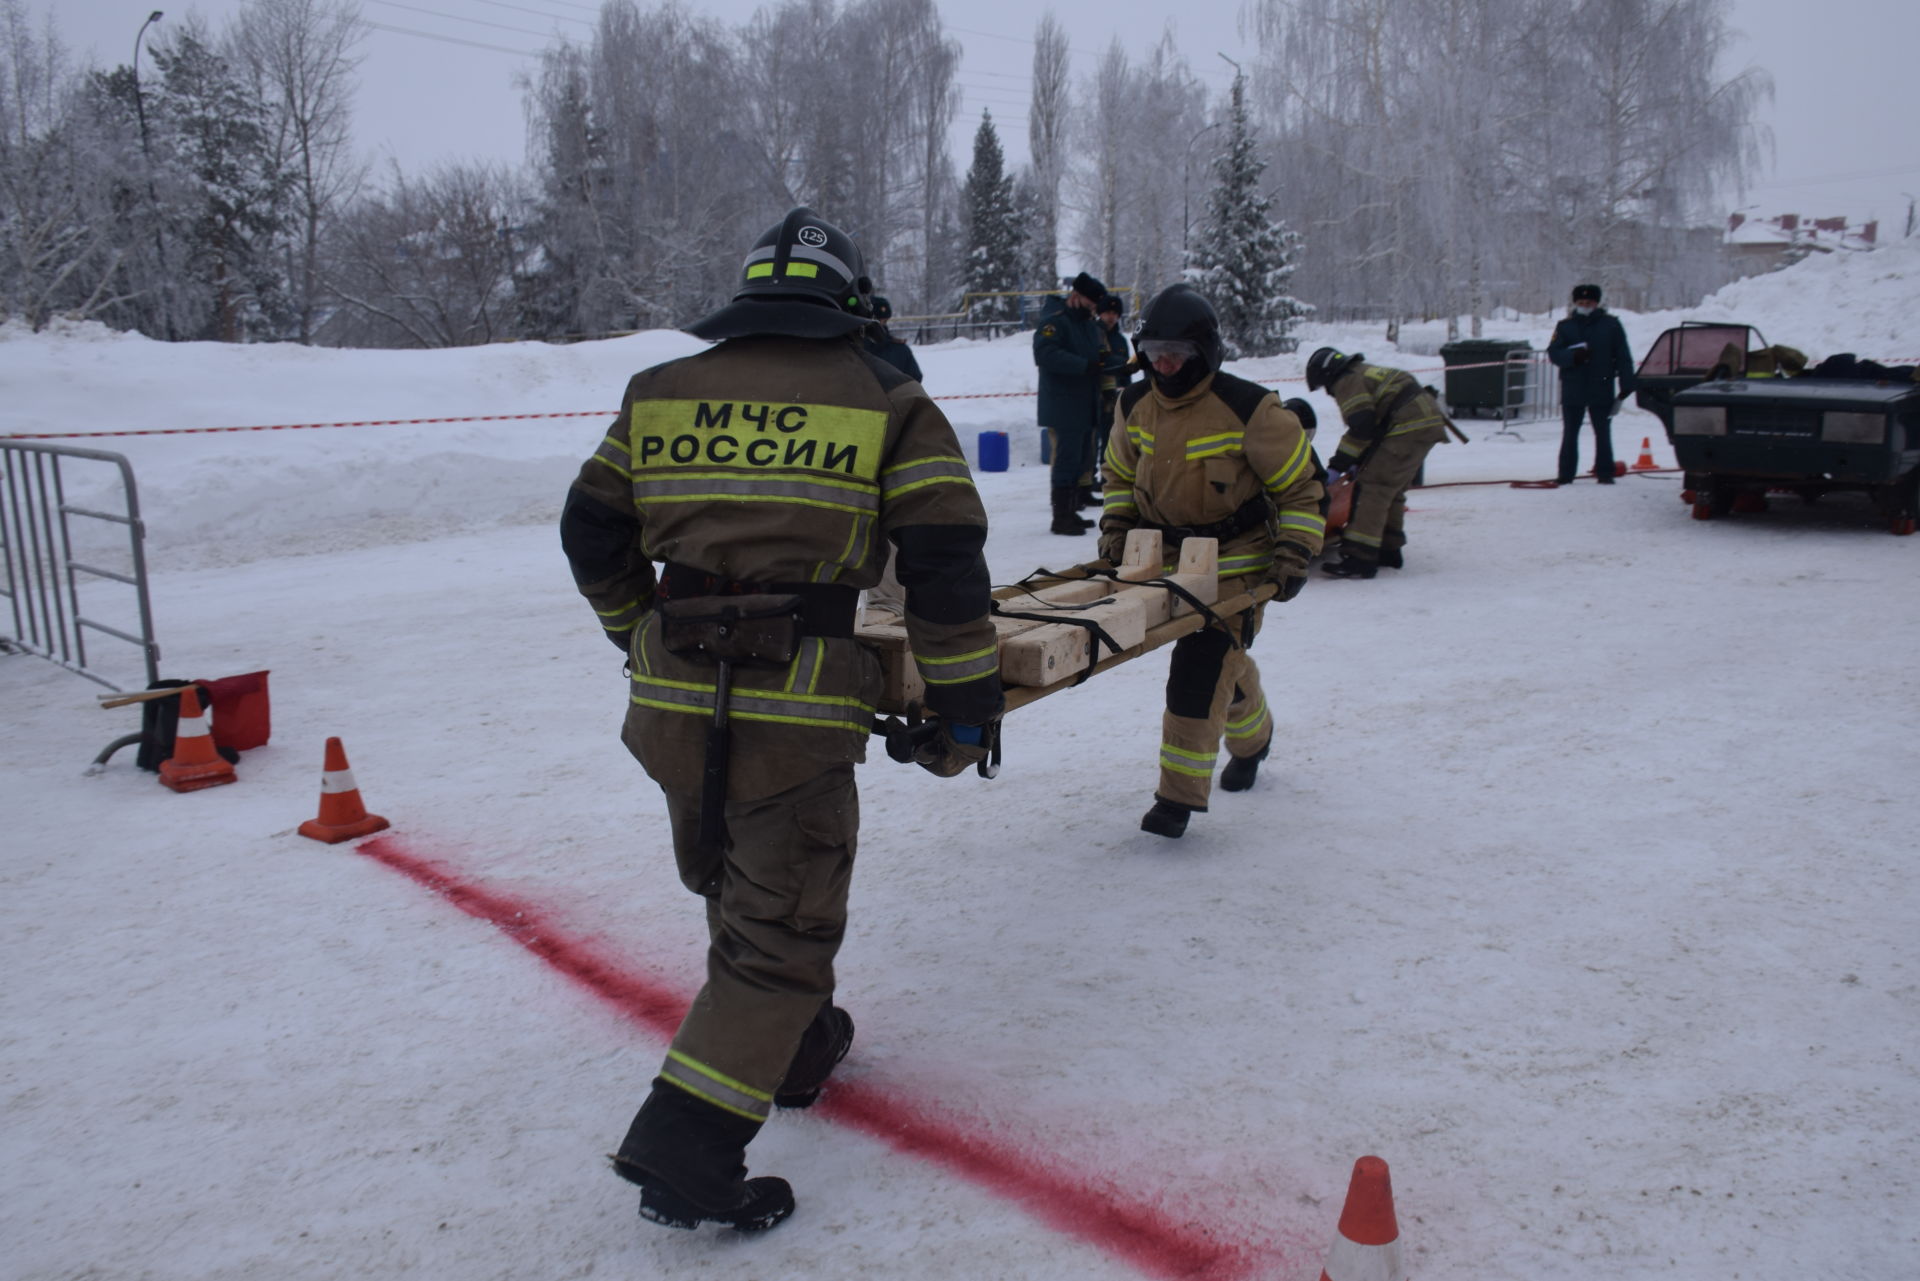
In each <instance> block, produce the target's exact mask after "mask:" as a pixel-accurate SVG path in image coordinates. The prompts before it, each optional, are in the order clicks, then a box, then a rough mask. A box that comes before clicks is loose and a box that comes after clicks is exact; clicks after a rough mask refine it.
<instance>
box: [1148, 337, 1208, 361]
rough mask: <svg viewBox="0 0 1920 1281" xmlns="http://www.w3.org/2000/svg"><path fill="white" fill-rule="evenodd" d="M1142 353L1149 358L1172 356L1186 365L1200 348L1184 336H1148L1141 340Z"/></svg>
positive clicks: (1163, 358) (1164, 358)
mask: <svg viewBox="0 0 1920 1281" xmlns="http://www.w3.org/2000/svg"><path fill="white" fill-rule="evenodd" d="M1140 354H1141V355H1143V356H1145V357H1146V358H1147V359H1148V360H1167V359H1169V358H1172V359H1176V360H1178V361H1179V362H1180V363H1181V364H1183V365H1184V364H1186V363H1187V362H1188V361H1189V360H1192V359H1193V358H1194V357H1195V356H1198V355H1199V354H1200V348H1199V347H1197V346H1195V345H1194V344H1193V343H1190V342H1188V341H1187V340H1186V339H1184V338H1146V339H1143V340H1141V343H1140Z"/></svg>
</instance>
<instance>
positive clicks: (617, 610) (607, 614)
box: [593, 597, 640, 618]
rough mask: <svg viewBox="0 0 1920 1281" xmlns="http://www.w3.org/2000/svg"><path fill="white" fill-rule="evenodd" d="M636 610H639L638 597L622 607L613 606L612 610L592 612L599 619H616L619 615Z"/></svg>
mask: <svg viewBox="0 0 1920 1281" xmlns="http://www.w3.org/2000/svg"><path fill="white" fill-rule="evenodd" d="M638 608H640V600H639V598H638V597H635V598H634V599H633V600H630V601H628V602H627V603H626V604H624V605H615V606H614V607H613V608H612V609H596V610H594V611H593V612H594V613H595V614H597V615H599V616H600V617H601V618H618V617H620V615H622V614H630V613H632V612H633V611H634V610H636V609H638Z"/></svg>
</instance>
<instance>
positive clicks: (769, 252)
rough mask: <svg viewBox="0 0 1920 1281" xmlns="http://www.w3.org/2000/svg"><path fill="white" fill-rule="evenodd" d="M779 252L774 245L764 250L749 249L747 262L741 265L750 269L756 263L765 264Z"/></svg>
mask: <svg viewBox="0 0 1920 1281" xmlns="http://www.w3.org/2000/svg"><path fill="white" fill-rule="evenodd" d="M779 252H780V250H779V248H778V247H777V246H775V245H768V246H767V247H766V248H764V249H749V250H747V260H746V262H744V263H743V264H741V265H742V267H743V268H744V267H751V266H753V264H754V263H756V262H765V261H766V260H767V259H769V258H771V257H773V256H774V255H775V254H778V253H779Z"/></svg>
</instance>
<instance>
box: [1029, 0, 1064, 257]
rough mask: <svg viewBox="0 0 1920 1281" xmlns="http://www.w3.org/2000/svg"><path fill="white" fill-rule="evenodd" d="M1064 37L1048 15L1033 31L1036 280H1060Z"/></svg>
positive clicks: (1031, 150) (1031, 141)
mask: <svg viewBox="0 0 1920 1281" xmlns="http://www.w3.org/2000/svg"><path fill="white" fill-rule="evenodd" d="M1067 106H1068V99H1067V33H1066V29H1065V28H1064V27H1062V26H1061V25H1060V20H1059V19H1058V18H1055V17H1054V16H1053V11H1052V10H1051V9H1049V10H1047V11H1046V12H1045V13H1043V14H1041V15H1040V21H1039V23H1038V24H1036V25H1035V27H1034V31H1033V93H1032V97H1031V100H1030V101H1029V103H1028V105H1027V150H1028V154H1030V155H1031V156H1032V157H1033V179H1032V181H1033V188H1034V211H1033V212H1034V219H1033V221H1032V222H1031V223H1029V224H1027V225H1028V226H1030V227H1031V228H1032V232H1031V233H1030V238H1031V240H1032V242H1033V247H1032V252H1031V255H1030V257H1031V260H1032V262H1033V263H1035V264H1036V265H1039V266H1040V268H1041V269H1040V271H1039V272H1038V273H1037V274H1036V275H1035V277H1034V278H1035V279H1037V280H1044V281H1049V282H1050V281H1052V280H1054V279H1056V278H1057V277H1058V276H1059V274H1060V176H1061V173H1062V172H1063V171H1064V169H1065V167H1066V145H1067Z"/></svg>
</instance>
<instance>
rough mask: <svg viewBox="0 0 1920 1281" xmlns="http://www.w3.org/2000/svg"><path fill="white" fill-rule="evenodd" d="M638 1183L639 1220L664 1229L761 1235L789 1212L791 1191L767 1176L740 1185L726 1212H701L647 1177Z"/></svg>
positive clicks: (783, 1181) (791, 1200)
mask: <svg viewBox="0 0 1920 1281" xmlns="http://www.w3.org/2000/svg"><path fill="white" fill-rule="evenodd" d="M622 1177H624V1176H622ZM638 1182H639V1184H640V1217H641V1218H643V1219H645V1220H646V1221H647V1222H648V1223H658V1224H659V1225H660V1226H661V1227H665V1228H697V1227H699V1226H700V1225H701V1224H702V1223H721V1224H725V1225H726V1226H727V1227H730V1228H732V1229H734V1230H735V1231H736V1232H765V1231H766V1230H767V1229H768V1228H771V1227H774V1226H776V1225H778V1224H779V1223H780V1221H781V1220H783V1219H785V1218H786V1217H787V1216H788V1215H789V1214H792V1213H793V1189H792V1188H791V1187H789V1186H788V1185H787V1181H786V1180H785V1179H776V1178H773V1177H771V1176H769V1177H766V1178H759V1179H748V1180H746V1181H745V1182H744V1183H742V1184H741V1185H740V1187H741V1192H742V1200H741V1202H740V1204H739V1205H737V1206H734V1207H733V1208H731V1209H726V1210H710V1209H703V1208H702V1207H700V1206H697V1205H695V1204H694V1203H693V1202H691V1201H689V1200H687V1199H686V1198H685V1197H683V1196H681V1195H680V1194H679V1193H678V1192H675V1191H674V1190H673V1189H672V1188H670V1187H668V1186H667V1185H666V1184H664V1183H661V1182H659V1181H658V1180H656V1179H653V1178H651V1177H647V1176H642V1177H641V1178H640V1179H639V1180H638Z"/></svg>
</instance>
